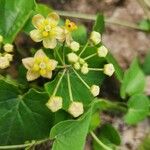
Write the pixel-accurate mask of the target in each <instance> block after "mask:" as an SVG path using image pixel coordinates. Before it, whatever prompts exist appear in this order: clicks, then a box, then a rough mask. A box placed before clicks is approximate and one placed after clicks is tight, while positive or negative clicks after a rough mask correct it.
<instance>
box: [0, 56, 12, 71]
mask: <svg viewBox="0 0 150 150" xmlns="http://www.w3.org/2000/svg"><path fill="white" fill-rule="evenodd" d="M9 65H10V64H9V61H8V59H7V58H6V57H0V69H5V68H7V67H8V66H9Z"/></svg>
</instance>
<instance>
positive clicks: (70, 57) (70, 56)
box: [67, 52, 79, 63]
mask: <svg viewBox="0 0 150 150" xmlns="http://www.w3.org/2000/svg"><path fill="white" fill-rule="evenodd" d="M67 57H68V61H69V62H71V63H76V62H77V61H78V59H79V57H78V56H77V54H75V53H73V52H72V53H69V54H67Z"/></svg>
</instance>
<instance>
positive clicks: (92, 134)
mask: <svg viewBox="0 0 150 150" xmlns="http://www.w3.org/2000/svg"><path fill="white" fill-rule="evenodd" d="M90 134H91V136H92V137H93V139H94V140H95V141H96V142H97V143H98V144H99V145H100V146H101V147H103V148H104V149H105V150H112V149H111V148H109V147H108V146H106V145H105V144H104V143H102V142H101V141H100V139H98V137H97V136H96V135H95V133H94V132H92V131H91V132H90Z"/></svg>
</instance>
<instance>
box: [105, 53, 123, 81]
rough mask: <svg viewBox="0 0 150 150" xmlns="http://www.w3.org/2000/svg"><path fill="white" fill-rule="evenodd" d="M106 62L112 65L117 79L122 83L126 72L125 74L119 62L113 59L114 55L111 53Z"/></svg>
mask: <svg viewBox="0 0 150 150" xmlns="http://www.w3.org/2000/svg"><path fill="white" fill-rule="evenodd" d="M106 60H107V62H108V63H112V64H113V65H114V67H115V76H116V78H117V79H118V80H119V81H120V82H122V80H123V75H124V72H123V69H122V68H121V67H120V66H119V64H118V62H117V61H116V59H115V58H114V57H113V55H112V54H111V53H109V54H108V55H107V56H106Z"/></svg>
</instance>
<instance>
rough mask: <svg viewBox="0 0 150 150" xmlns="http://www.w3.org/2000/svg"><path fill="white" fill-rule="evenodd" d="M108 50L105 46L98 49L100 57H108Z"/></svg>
mask: <svg viewBox="0 0 150 150" xmlns="http://www.w3.org/2000/svg"><path fill="white" fill-rule="evenodd" d="M107 53H108V49H107V48H106V47H105V46H103V45H102V46H101V47H99V48H98V49H97V54H98V56H99V57H106V55H107Z"/></svg>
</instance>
